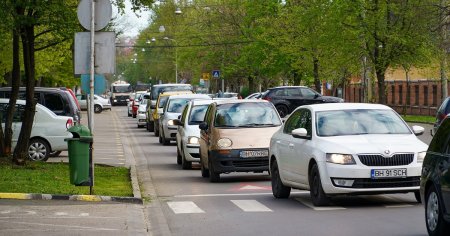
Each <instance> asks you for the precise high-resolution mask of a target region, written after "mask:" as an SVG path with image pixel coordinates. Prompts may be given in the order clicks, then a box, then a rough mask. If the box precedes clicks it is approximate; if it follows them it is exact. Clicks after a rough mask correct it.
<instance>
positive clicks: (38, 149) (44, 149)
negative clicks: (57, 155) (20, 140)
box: [28, 138, 50, 161]
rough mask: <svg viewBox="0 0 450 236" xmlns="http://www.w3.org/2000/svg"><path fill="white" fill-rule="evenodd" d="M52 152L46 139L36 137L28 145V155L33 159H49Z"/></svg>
mask: <svg viewBox="0 0 450 236" xmlns="http://www.w3.org/2000/svg"><path fill="white" fill-rule="evenodd" d="M49 154H50V147H49V145H48V144H47V142H46V141H44V140H42V139H39V138H35V139H31V140H30V146H28V157H29V158H30V159H31V160H32V161H47V160H48V157H49Z"/></svg>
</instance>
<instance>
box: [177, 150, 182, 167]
mask: <svg viewBox="0 0 450 236" xmlns="http://www.w3.org/2000/svg"><path fill="white" fill-rule="evenodd" d="M181 158H182V157H181V153H180V150H179V149H178V146H177V164H178V165H181V162H182V160H181Z"/></svg>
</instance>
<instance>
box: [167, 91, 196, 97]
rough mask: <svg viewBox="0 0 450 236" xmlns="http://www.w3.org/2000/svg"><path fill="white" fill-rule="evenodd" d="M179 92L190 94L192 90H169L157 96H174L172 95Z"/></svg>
mask: <svg viewBox="0 0 450 236" xmlns="http://www.w3.org/2000/svg"><path fill="white" fill-rule="evenodd" d="M179 94H192V91H189V90H181V91H170V92H165V93H160V94H159V96H160V97H167V96H174V95H179Z"/></svg>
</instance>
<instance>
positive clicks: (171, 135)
mask: <svg viewBox="0 0 450 236" xmlns="http://www.w3.org/2000/svg"><path fill="white" fill-rule="evenodd" d="M163 122H165V121H163ZM162 128H163V129H164V138H165V139H167V140H171V141H175V140H177V133H178V126H174V125H171V126H169V125H167V124H166V125H163V127H162Z"/></svg>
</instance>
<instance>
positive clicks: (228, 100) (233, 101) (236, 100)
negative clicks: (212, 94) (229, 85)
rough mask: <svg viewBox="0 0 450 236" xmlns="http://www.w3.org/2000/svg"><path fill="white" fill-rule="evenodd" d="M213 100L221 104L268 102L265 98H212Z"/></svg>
mask: <svg viewBox="0 0 450 236" xmlns="http://www.w3.org/2000/svg"><path fill="white" fill-rule="evenodd" d="M214 102H215V103H216V104H217V105H221V104H229V103H263V102H264V103H269V101H266V100H259V99H223V100H222V99H221V100H214Z"/></svg>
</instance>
